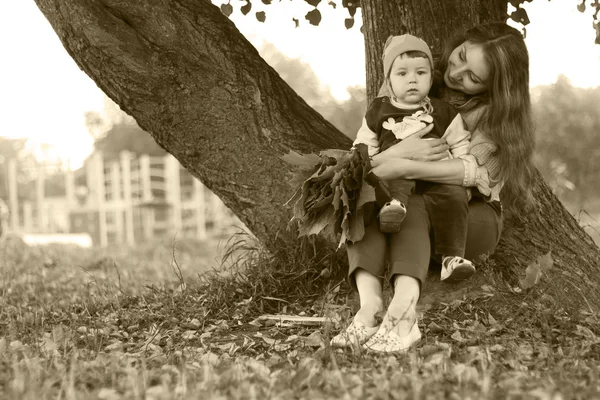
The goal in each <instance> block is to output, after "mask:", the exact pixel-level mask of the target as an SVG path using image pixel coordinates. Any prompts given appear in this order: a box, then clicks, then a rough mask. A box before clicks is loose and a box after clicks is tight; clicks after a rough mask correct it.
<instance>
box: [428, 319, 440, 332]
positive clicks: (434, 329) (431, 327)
mask: <svg viewBox="0 0 600 400" xmlns="http://www.w3.org/2000/svg"><path fill="white" fill-rule="evenodd" d="M427 328H429V331H430V332H433V333H440V332H444V329H443V328H442V327H441V326H439V325H438V324H436V323H435V322H433V321H432V322H431V323H430V324H429V325H427Z"/></svg>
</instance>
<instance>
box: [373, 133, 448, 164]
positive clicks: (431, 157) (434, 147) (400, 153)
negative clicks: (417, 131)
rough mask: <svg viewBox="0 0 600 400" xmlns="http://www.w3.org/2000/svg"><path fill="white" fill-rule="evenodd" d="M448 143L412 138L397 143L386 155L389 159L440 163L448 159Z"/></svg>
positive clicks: (438, 140) (442, 140) (440, 140)
mask: <svg viewBox="0 0 600 400" xmlns="http://www.w3.org/2000/svg"><path fill="white" fill-rule="evenodd" d="M448 149H449V146H448V143H446V140H445V139H419V138H413V137H410V138H408V139H404V140H403V141H401V142H399V143H396V144H395V145H393V146H392V147H390V148H389V149H387V150H386V151H384V153H387V152H390V154H389V157H395V158H405V159H408V160H415V161H439V160H443V159H444V158H446V157H448Z"/></svg>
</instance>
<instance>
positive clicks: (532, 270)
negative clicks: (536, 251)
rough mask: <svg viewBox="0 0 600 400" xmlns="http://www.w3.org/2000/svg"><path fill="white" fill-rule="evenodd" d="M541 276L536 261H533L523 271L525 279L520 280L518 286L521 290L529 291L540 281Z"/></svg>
mask: <svg viewBox="0 0 600 400" xmlns="http://www.w3.org/2000/svg"><path fill="white" fill-rule="evenodd" d="M541 276H542V270H541V269H540V264H539V263H538V262H537V261H533V262H532V263H531V264H529V265H528V266H527V269H525V278H524V279H521V281H520V284H521V287H522V288H523V289H529V288H531V287H533V286H535V285H537V283H538V282H539V281H540V278H541Z"/></svg>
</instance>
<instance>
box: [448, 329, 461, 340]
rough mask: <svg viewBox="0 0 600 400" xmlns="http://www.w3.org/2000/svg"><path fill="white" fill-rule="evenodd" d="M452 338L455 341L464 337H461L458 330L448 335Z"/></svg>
mask: <svg viewBox="0 0 600 400" xmlns="http://www.w3.org/2000/svg"><path fill="white" fill-rule="evenodd" d="M450 337H451V338H452V339H454V340H456V341H457V342H462V341H463V340H464V338H463V337H462V335H461V334H460V331H456V332H454V333H453V334H452V336H450Z"/></svg>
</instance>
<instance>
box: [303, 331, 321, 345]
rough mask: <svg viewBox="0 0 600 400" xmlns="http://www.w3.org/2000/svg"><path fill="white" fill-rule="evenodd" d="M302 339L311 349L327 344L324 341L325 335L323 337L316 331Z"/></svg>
mask: <svg viewBox="0 0 600 400" xmlns="http://www.w3.org/2000/svg"><path fill="white" fill-rule="evenodd" d="M302 339H303V340H304V344H305V345H307V346H310V347H319V346H322V345H324V344H325V341H324V340H323V335H321V332H319V331H314V332H313V333H311V334H310V335H308V336H307V337H303V338H302Z"/></svg>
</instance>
